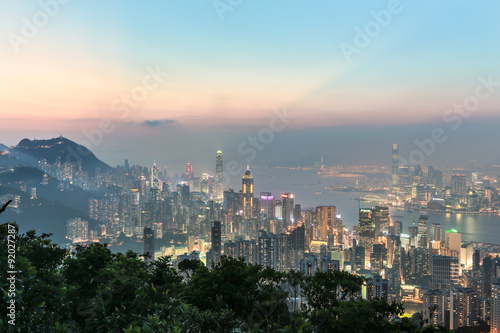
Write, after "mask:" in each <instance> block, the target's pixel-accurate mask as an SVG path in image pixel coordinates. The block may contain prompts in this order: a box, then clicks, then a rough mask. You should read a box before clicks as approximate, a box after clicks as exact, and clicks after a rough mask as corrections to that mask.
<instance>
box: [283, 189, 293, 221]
mask: <svg viewBox="0 0 500 333" xmlns="http://www.w3.org/2000/svg"><path fill="white" fill-rule="evenodd" d="M294 197H295V196H294V195H293V193H283V194H282V195H281V201H282V202H283V204H282V213H281V214H282V217H283V227H284V228H288V227H289V226H290V225H292V222H293V221H292V219H293V208H294V204H293V199H294Z"/></svg>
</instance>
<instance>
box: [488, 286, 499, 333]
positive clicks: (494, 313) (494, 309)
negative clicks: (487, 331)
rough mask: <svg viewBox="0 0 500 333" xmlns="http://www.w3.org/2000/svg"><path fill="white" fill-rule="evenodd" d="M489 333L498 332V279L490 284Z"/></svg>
mask: <svg viewBox="0 0 500 333" xmlns="http://www.w3.org/2000/svg"><path fill="white" fill-rule="evenodd" d="M490 324H491V333H500V281H499V282H496V283H492V284H491V321H490Z"/></svg>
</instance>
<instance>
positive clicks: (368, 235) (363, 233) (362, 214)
mask: <svg viewBox="0 0 500 333" xmlns="http://www.w3.org/2000/svg"><path fill="white" fill-rule="evenodd" d="M358 240H359V245H360V246H362V247H364V248H365V254H366V257H367V259H368V258H369V254H370V253H371V252H372V246H373V242H374V240H375V225H374V223H373V219H372V210H371V209H366V208H362V209H360V210H359V233H358Z"/></svg>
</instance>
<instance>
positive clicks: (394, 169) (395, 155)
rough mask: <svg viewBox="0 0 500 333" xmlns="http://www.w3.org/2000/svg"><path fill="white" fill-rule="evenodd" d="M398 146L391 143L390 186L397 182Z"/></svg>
mask: <svg viewBox="0 0 500 333" xmlns="http://www.w3.org/2000/svg"><path fill="white" fill-rule="evenodd" d="M398 173H399V146H398V144H397V143H395V144H393V145H392V186H397V185H398V183H399V175H398Z"/></svg>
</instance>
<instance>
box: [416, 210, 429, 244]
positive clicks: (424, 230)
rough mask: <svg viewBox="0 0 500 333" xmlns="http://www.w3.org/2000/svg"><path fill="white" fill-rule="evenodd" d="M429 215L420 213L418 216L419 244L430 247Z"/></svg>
mask: <svg viewBox="0 0 500 333" xmlns="http://www.w3.org/2000/svg"><path fill="white" fill-rule="evenodd" d="M428 224H429V217H428V216H427V215H420V216H419V218H418V231H417V245H418V246H420V247H425V248H426V247H428V244H429V236H428V234H429V225H428Z"/></svg>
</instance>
